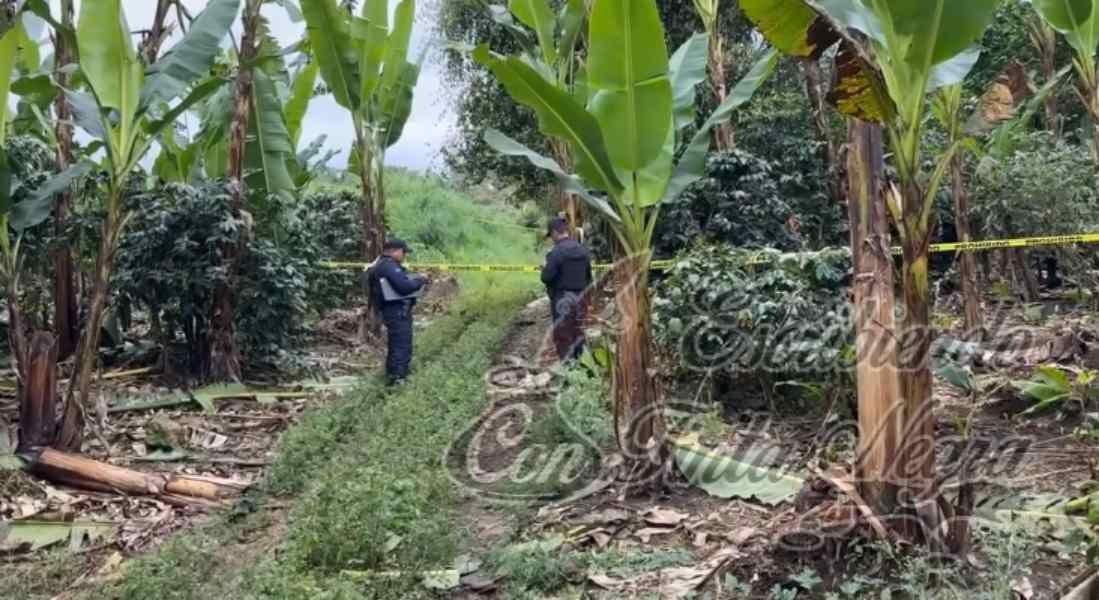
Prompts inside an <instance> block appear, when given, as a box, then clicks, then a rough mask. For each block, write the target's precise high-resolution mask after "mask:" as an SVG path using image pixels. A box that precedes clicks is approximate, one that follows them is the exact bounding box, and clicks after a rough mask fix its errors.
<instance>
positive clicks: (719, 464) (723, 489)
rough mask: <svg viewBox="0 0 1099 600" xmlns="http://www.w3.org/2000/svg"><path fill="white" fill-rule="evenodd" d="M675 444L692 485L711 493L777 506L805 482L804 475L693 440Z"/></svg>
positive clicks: (792, 495) (680, 465)
mask: <svg viewBox="0 0 1099 600" xmlns="http://www.w3.org/2000/svg"><path fill="white" fill-rule="evenodd" d="M673 444H674V445H675V448H674V451H675V462H676V465H678V467H679V470H680V471H681V472H682V473H683V475H685V476H686V477H687V480H688V481H690V482H691V485H695V486H698V487H699V488H702V490H703V491H705V492H706V493H707V494H710V495H711V496H717V497H718V498H741V499H744V500H750V499H754V500H757V501H759V502H762V503H763V504H769V505H772V506H773V505H776V504H780V503H782V502H786V501H787V500H790V499H791V498H793V497H794V496H796V495H797V493H798V492H799V491H801V488H802V486H803V485H804V484H805V480H804V479H802V478H800V477H795V476H793V475H790V474H789V473H785V472H783V471H779V470H775V469H766V468H763V467H758V466H756V465H753V464H751V463H748V462H741V461H739V460H736V459H734V458H732V457H729V456H723V455H720V454H715V453H713V452H710V451H709V450H706V449H704V448H700V447H698V446H697V445H696V444H694V443H692V442H691V441H689V440H682V439H681V440H674V441H673Z"/></svg>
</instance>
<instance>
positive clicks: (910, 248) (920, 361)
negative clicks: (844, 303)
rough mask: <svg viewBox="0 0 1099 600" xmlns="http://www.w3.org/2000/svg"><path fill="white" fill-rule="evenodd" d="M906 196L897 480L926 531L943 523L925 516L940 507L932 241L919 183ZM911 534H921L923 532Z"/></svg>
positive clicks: (910, 185) (905, 189) (908, 187)
mask: <svg viewBox="0 0 1099 600" xmlns="http://www.w3.org/2000/svg"><path fill="white" fill-rule="evenodd" d="M901 193H902V194H903V206H904V210H905V219H904V221H905V223H904V228H905V236H904V242H903V244H902V247H903V250H904V265H903V267H902V268H901V276H902V277H903V280H902V288H903V290H904V304H905V311H904V317H903V319H902V321H901V335H900V354H899V356H898V358H899V361H898V362H899V367H900V391H901V398H902V402H903V403H904V413H905V415H904V421H905V423H904V426H905V429H904V433H903V436H902V438H901V439H902V447H901V456H900V460H899V461H898V463H897V466H896V475H897V477H898V478H899V480H900V481H901V482H902V485H903V486H904V487H905V488H907V496H908V498H909V502H910V504H911V506H910V507H909V508H910V509H913V510H915V511H916V513H917V514H918V515H919V516H920V521H921V523H923V524H924V527H925V528H926V527H928V526H929V525H932V524H933V523H935V522H938V521H941V519H936V520H932V519H931V518H930V516H931V514H935V513H927V512H926V511H927V510H929V507H931V505H932V504H934V505H935V506H936V507H937V502H938V493H937V490H936V488H935V481H934V472H935V415H934V406H933V404H932V398H931V386H932V381H933V379H932V375H931V301H930V300H931V290H930V285H929V281H930V280H929V277H928V265H929V264H930V254H931V252H930V250H931V236H930V231H929V228H928V227H926V226H924V224H922V223H921V222H920V219H919V216H918V215H919V212H920V211H921V210H922V209H923V199H924V194H923V191H922V190H921V189H920V187H919V186H918V185H916V184H915V183H907V184H905V185H904V186H903V187H902V189H901ZM935 510H936V511H937V510H938V509H937V508H936V509H935ZM926 531H927V530H926V529H925V532H926ZM930 531H932V532H935V531H936V530H935V529H931V530H930ZM910 533H915V534H916V535H919V532H910ZM927 541H932V540H930V539H928V540H927Z"/></svg>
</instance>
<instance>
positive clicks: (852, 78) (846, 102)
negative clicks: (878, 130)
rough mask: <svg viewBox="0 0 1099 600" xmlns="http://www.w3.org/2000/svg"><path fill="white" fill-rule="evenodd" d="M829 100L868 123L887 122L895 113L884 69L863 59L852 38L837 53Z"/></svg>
mask: <svg viewBox="0 0 1099 600" xmlns="http://www.w3.org/2000/svg"><path fill="white" fill-rule="evenodd" d="M828 102H830V103H831V104H832V105H833V106H835V107H836V110H838V111H839V112H840V113H841V114H844V115H847V116H849V117H854V118H856V119H859V120H862V121H866V122H867V123H886V122H888V121H890V120H892V119H893V117H894V116H895V115H896V106H894V104H893V100H892V99H891V98H890V97H889V92H888V91H887V89H886V87H885V80H884V79H883V78H882V75H881V73H880V72H879V71H878V70H877V68H876V67H874V66H873V65H871V64H869V63H867V62H866V60H864V58H863V57H862V55H861V54H860V52H859V51H858V49H857V48H856V47H855V45H854V42H851V41H850V40H845V41H844V42H843V43H842V44H841V45H840V50H839V52H838V53H837V54H836V67H835V74H834V77H833V80H832V89H831V91H829V92H828Z"/></svg>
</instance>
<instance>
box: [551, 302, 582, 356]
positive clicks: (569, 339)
mask: <svg viewBox="0 0 1099 600" xmlns="http://www.w3.org/2000/svg"><path fill="white" fill-rule="evenodd" d="M585 312H586V311H585V307H584V299H583V296H581V294H580V293H578V292H567V291H561V292H555V293H553V294H552V295H551V296H550V314H551V315H552V316H553V346H554V348H555V349H556V350H557V357H558V358H560V359H561V361H562V362H568V361H570V360H575V359H577V358H580V355H581V354H583V353H584V317H585Z"/></svg>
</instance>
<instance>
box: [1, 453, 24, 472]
mask: <svg viewBox="0 0 1099 600" xmlns="http://www.w3.org/2000/svg"><path fill="white" fill-rule="evenodd" d="M25 465H26V463H25V462H23V459H21V458H19V457H18V456H16V455H14V454H4V455H0V471H18V470H19V469H22V468H23V467H24V466H25Z"/></svg>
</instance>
